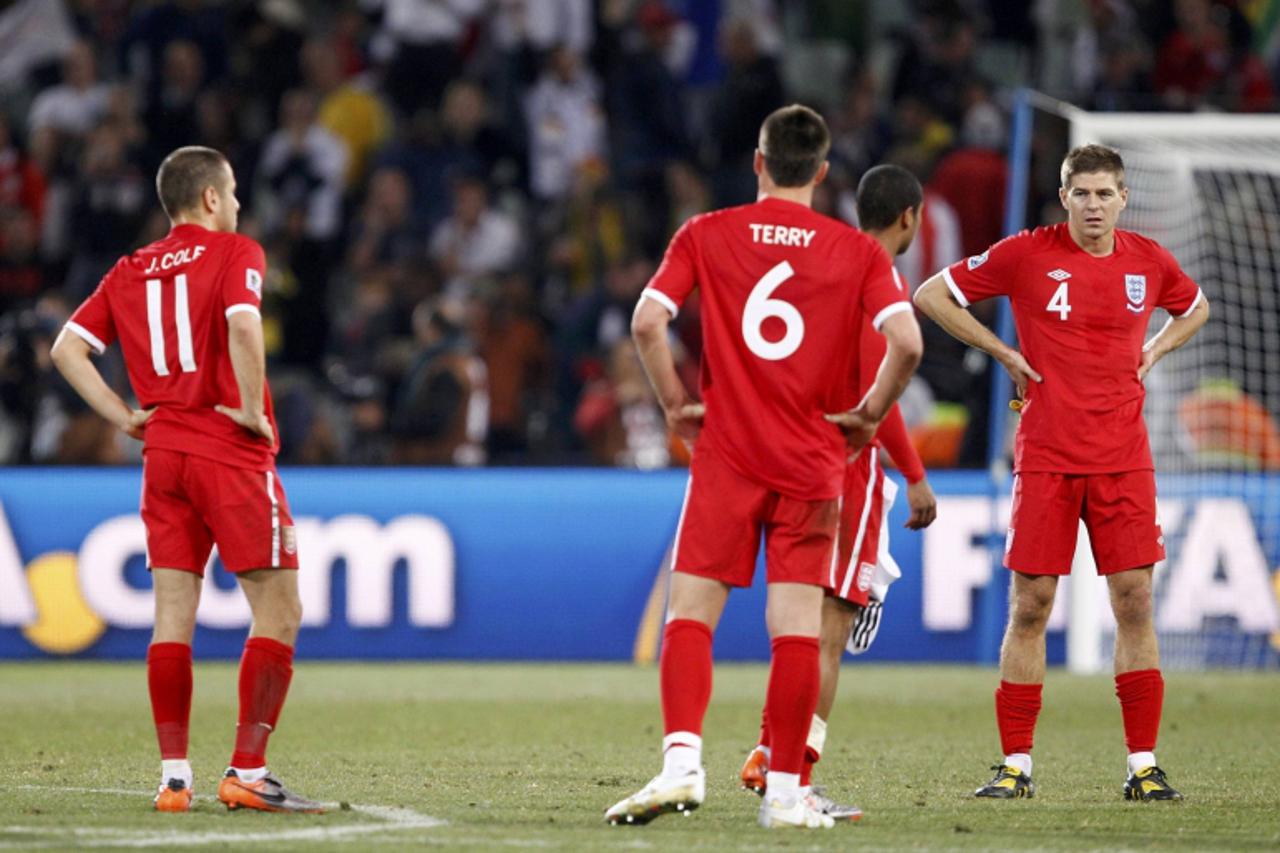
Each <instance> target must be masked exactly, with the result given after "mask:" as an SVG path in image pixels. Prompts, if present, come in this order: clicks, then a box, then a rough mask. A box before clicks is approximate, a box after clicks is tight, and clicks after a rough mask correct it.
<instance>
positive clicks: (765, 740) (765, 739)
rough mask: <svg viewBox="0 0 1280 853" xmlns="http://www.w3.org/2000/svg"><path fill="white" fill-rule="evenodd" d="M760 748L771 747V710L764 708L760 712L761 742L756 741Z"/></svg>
mask: <svg viewBox="0 0 1280 853" xmlns="http://www.w3.org/2000/svg"><path fill="white" fill-rule="evenodd" d="M756 743H758V744H759V745H760V746H770V745H771V744H770V742H769V709H768V708H764V709H762V710H761V711H760V740H758V741H756Z"/></svg>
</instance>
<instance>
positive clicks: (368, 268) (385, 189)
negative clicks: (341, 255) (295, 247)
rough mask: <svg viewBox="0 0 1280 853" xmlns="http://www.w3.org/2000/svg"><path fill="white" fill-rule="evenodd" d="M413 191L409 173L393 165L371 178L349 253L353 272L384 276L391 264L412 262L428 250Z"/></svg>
mask: <svg viewBox="0 0 1280 853" xmlns="http://www.w3.org/2000/svg"><path fill="white" fill-rule="evenodd" d="M412 191H413V190H412V187H411V186H410V184H409V178H408V176H407V175H405V173H404V172H402V171H400V170H399V169H396V168H392V167H390V166H384V167H383V168H381V169H378V170H377V171H376V172H374V173H373V175H372V176H371V177H370V178H369V192H368V195H366V196H365V201H364V205H363V206H362V207H361V209H360V215H359V216H357V217H356V221H355V227H354V229H353V232H352V240H351V246H350V251H349V252H348V255H347V266H348V268H349V269H350V271H351V272H352V273H353V274H354V275H356V276H358V277H364V276H367V275H374V276H379V277H383V278H385V277H387V276H388V275H389V270H388V269H387V267H388V266H393V265H397V264H404V263H408V262H411V261H413V260H414V259H416V258H419V257H421V256H422V255H423V254H424V253H425V250H424V248H423V245H424V243H425V241H426V236H425V235H424V234H423V231H422V229H421V227H420V226H419V225H418V223H417V221H416V219H415V217H414V211H413V199H412V197H411V196H412Z"/></svg>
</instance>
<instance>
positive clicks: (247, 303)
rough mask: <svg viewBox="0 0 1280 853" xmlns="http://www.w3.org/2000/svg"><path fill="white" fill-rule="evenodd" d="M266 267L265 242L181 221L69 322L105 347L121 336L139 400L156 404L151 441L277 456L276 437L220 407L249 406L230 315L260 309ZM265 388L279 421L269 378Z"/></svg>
mask: <svg viewBox="0 0 1280 853" xmlns="http://www.w3.org/2000/svg"><path fill="white" fill-rule="evenodd" d="M266 267H267V265H266V259H265V258H264V256H263V253H262V247H261V246H259V245H258V244H257V243H256V242H255V241H253V240H251V239H249V238H248V237H242V236H241V235H239V234H228V233H222V232H218V231H210V230H208V229H206V228H202V227H200V226H198V225H178V226H175V227H174V229H173V230H172V231H170V232H169V235H168V236H167V237H165V238H164V239H163V240H159V241H157V242H155V243H152V244H151V245H150V246H147V247H145V248H142V249H139V250H138V251H137V252H134V253H133V254H132V255H128V256H126V257H123V258H121V259H120V260H119V261H118V262H117V263H116V265H115V267H113V268H112V270H111V272H109V273H107V275H106V276H105V277H104V278H103V279H102V282H101V283H100V284H99V285H98V289H97V290H95V291H94V292H93V294H92V295H91V296H90V297H89V298H88V299H86V300H85V301H84V303H83V304H82V305H81V306H80V307H79V308H78V309H76V312H75V314H73V315H72V317H71V320H70V321H69V322H68V323H67V328H68V329H70V330H71V331H72V332H74V333H76V334H77V335H79V336H80V337H82V338H84V339H85V340H86V341H87V342H88V343H89V344H90V346H92V347H93V348H94V349H95V350H97V351H98V352H102V351H103V350H104V349H106V347H107V346H109V345H110V344H111V342H112V341H114V340H116V339H117V338H119V339H120V347H121V349H122V350H123V351H124V361H125V366H126V367H127V368H128V370H129V382H130V384H131V385H132V386H133V392H134V394H135V395H137V397H138V404H139V405H140V406H141V407H142V408H144V409H149V408H151V407H153V406H155V407H157V408H156V413H155V414H154V415H152V416H151V419H150V420H149V421H147V426H146V430H145V436H146V437H145V447H146V448H152V447H161V448H165V449H167V450H177V451H181V452H183V453H191V454H194V455H196V456H204V457H207V458H209V459H216V460H218V461H220V462H225V463H226V464H228V465H235V466H237V467H242V468H253V469H256V470H264V471H265V470H268V469H270V468H271V466H272V465H273V464H274V459H275V453H276V450H275V448H274V447H272V446H271V445H269V444H267V442H266V440H264V439H262V438H259V437H257V436H255V435H254V434H252V433H250V432H249V431H248V430H246V429H244V428H243V427H240V426H238V425H237V424H236V423H234V422H233V421H232V420H231V419H230V418H228V417H227V416H226V415H222V414H219V413H218V412H215V411H214V410H213V407H214V406H215V405H217V404H222V405H224V406H229V407H231V408H239V406H240V389H239V386H238V385H236V375H235V371H234V369H233V368H232V366H231V355H230V352H229V351H228V344H227V318H228V317H230V316H231V315H232V314H234V313H236V312H237V311H250V312H253V313H254V314H257V313H258V309H259V306H260V304H261V302H262V280H263V276H264V274H265V272H266ZM263 396H265V397H266V400H265V401H264V402H265V406H266V413H267V418H268V419H269V420H270V421H271V426H272V429H273V430H274V429H275V414H274V412H273V411H272V406H271V392H270V391H269V390H267V389H266V388H265V387H264V389H263ZM276 434H277V435H278V434H279V431H278V430H277V431H276Z"/></svg>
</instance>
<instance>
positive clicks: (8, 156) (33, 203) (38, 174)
mask: <svg viewBox="0 0 1280 853" xmlns="http://www.w3.org/2000/svg"><path fill="white" fill-rule="evenodd" d="M46 191H47V186H46V183H45V178H44V173H43V172H42V171H41V170H40V167H39V166H38V165H36V163H35V162H34V161H33V160H32V159H31V158H30V157H28V156H27V155H26V153H25V152H23V151H22V150H21V149H19V148H18V146H17V144H16V142H15V141H14V138H13V133H12V129H11V128H10V126H9V120H8V119H7V118H6V117H5V115H4V113H3V112H0V215H3V214H7V213H10V212H14V211H18V210H25V211H26V212H27V213H28V214H30V216H31V219H32V221H33V223H34V225H35V228H36V233H37V234H38V233H39V231H40V223H41V220H42V219H43V218H44V208H45V193H46Z"/></svg>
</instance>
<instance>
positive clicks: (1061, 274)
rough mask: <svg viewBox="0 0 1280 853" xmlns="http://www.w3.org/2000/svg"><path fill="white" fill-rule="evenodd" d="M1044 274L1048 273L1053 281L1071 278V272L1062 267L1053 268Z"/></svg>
mask: <svg viewBox="0 0 1280 853" xmlns="http://www.w3.org/2000/svg"><path fill="white" fill-rule="evenodd" d="M1046 275H1048V276H1049V278H1051V279H1053V280H1054V281H1066V280H1067V279H1069V278H1071V273H1069V272H1067V271H1066V270H1062V269H1058V270H1054V271H1053V272H1051V273H1046Z"/></svg>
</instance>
